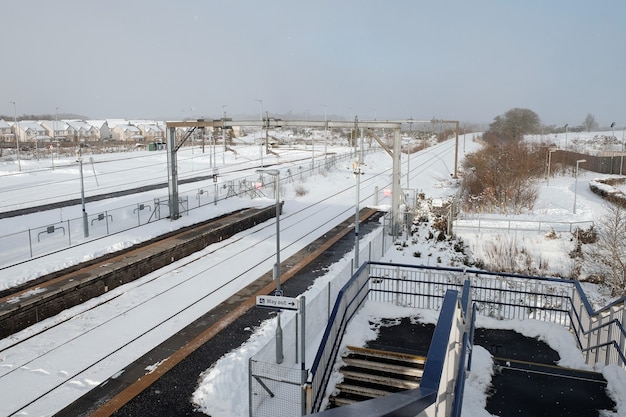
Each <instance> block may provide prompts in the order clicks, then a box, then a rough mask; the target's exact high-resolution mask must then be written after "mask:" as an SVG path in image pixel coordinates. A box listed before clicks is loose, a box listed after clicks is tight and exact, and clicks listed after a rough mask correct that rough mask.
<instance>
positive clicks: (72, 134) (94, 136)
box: [65, 120, 101, 142]
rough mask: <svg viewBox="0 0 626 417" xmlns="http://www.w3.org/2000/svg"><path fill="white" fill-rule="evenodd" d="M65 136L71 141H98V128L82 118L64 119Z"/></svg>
mask: <svg viewBox="0 0 626 417" xmlns="http://www.w3.org/2000/svg"><path fill="white" fill-rule="evenodd" d="M65 122H66V123H67V125H68V128H67V137H68V139H69V140H70V141H72V142H98V141H99V140H100V133H101V132H100V129H99V128H97V127H95V126H93V125H91V124H89V123H87V122H86V121H84V120H66V121H65Z"/></svg>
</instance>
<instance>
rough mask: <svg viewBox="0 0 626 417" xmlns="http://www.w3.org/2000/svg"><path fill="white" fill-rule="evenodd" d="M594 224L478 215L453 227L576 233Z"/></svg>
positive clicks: (456, 222) (458, 220)
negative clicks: (492, 217)
mask: <svg viewBox="0 0 626 417" xmlns="http://www.w3.org/2000/svg"><path fill="white" fill-rule="evenodd" d="M590 226H593V221H591V220H590V221H580V222H553V221H536V220H517V219H490V218H485V217H478V218H475V219H471V218H466V219H456V220H454V225H453V228H455V229H458V228H462V229H477V230H478V232H479V233H480V232H481V231H483V230H505V231H507V232H510V231H515V230H519V231H536V232H538V233H541V232H544V233H547V232H550V231H555V232H569V233H574V232H575V231H576V230H577V229H578V228H581V229H583V228H589V227H590Z"/></svg>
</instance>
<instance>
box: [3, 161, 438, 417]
mask: <svg viewBox="0 0 626 417" xmlns="http://www.w3.org/2000/svg"><path fill="white" fill-rule="evenodd" d="M440 152H445V150H441V151H440ZM438 159H439V157H438V156H437V155H434V156H433V157H427V160H426V162H425V163H422V164H416V167H415V168H414V169H413V170H412V175H419V173H420V172H424V171H425V170H427V169H428V166H429V164H430V163H431V161H432V163H434V162H435V161H436V160H438ZM389 173H390V169H386V170H381V171H380V172H378V173H377V174H376V175H371V176H366V177H364V179H363V180H362V181H361V186H362V187H363V188H365V189H366V190H364V192H363V193H362V194H361V201H365V200H368V199H370V198H371V197H372V195H373V191H372V189H373V188H374V187H373V186H374V184H376V186H377V187H380V186H386V185H388V184H389V182H388V177H389ZM381 181H382V182H381ZM385 184H386V185H385ZM368 187H369V188H368ZM353 189H354V184H349V185H347V186H342V187H338V188H337V189H335V190H333V193H332V194H331V195H329V196H327V197H326V198H320V199H319V201H317V202H315V203H313V204H309V205H306V206H304V207H301V208H300V207H299V206H298V207H297V208H296V209H295V210H293V212H288V213H287V214H286V215H283V216H281V226H282V229H281V234H283V242H289V243H288V244H287V245H285V246H284V247H283V248H282V249H281V252H283V255H286V258H287V259H289V257H290V256H292V255H293V254H295V253H297V252H298V251H299V250H301V249H302V248H303V247H306V245H307V244H308V243H306V242H310V241H312V240H315V239H316V238H317V239H319V238H320V234H321V235H324V232H320V230H329V229H332V227H333V225H335V224H337V223H338V222H340V221H341V219H345V218H349V216H350V213H353V210H354V205H352V206H350V205H349V204H345V197H342V196H343V195H344V193H345V192H346V191H350V190H353ZM342 200H344V201H342ZM339 201H341V203H342V206H344V205H345V209H342V211H340V212H338V211H337V209H336V208H330V206H332V204H326V203H333V202H334V203H333V204H335V205H336V204H337V203H338V202H339ZM309 219H315V221H316V222H317V226H316V227H314V228H313V230H308V231H306V232H305V233H304V234H303V233H302V230H301V229H302V227H301V225H302V223H303V222H305V221H308V220H309ZM273 226H274V224H273V223H271V224H260V225H257V226H255V227H253V228H252V229H248V230H245V231H243V232H241V233H239V234H237V235H235V236H233V237H231V238H229V239H225V240H222V241H220V242H218V243H215V244H214V245H211V246H209V247H207V248H205V249H204V250H201V251H199V252H196V253H194V254H193V255H191V256H188V257H186V258H183V259H181V260H179V261H177V262H174V263H171V264H169V265H167V266H165V267H163V268H160V269H158V270H156V271H154V272H152V273H149V274H147V275H145V276H143V277H142V278H140V279H138V280H136V281H133V282H132V283H129V284H127V285H125V286H124V287H120V288H116V289H114V290H108V291H107V292H106V293H105V294H104V295H103V296H101V297H98V298H96V299H93V300H89V301H87V302H83V303H82V304H80V305H77V306H75V307H72V308H70V309H68V310H64V311H63V313H61V314H59V315H57V316H55V317H54V318H50V319H48V320H44V321H43V322H40V323H37V324H36V325H33V326H31V327H29V328H28V331H26V332H20V333H17V334H14V335H12V336H11V337H8V338H4V339H3V340H0V358H2V359H4V358H11V363H10V364H9V363H7V361H4V364H3V366H1V367H0V392H2V391H3V390H4V392H10V391H11V388H10V387H11V386H14V384H16V383H18V384H29V382H28V381H29V372H32V371H31V370H33V369H35V370H36V369H45V372H46V374H47V375H48V376H49V377H47V378H46V381H45V383H42V384H38V387H37V389H36V390H35V389H34V390H33V391H32V392H30V393H28V394H27V395H26V394H20V395H22V397H20V396H15V397H13V398H10V399H9V401H7V402H5V403H3V404H2V405H0V414H4V415H17V414H19V413H31V414H39V413H41V410H42V409H41V407H43V405H42V404H46V401H49V398H51V397H63V398H66V397H68V396H69V397H71V396H72V395H73V396H76V393H75V392H73V393H70V392H71V391H75V386H76V385H77V384H79V385H82V386H93V385H94V381H105V380H108V379H109V378H111V377H112V376H113V373H114V372H115V371H114V370H115V369H120V367H124V366H125V365H121V366H120V365H115V364H117V363H128V359H127V358H128V357H130V356H132V357H135V358H136V357H137V355H141V354H145V353H147V349H150V348H151V347H152V346H156V345H158V344H159V343H162V342H164V340H165V339H167V337H166V336H163V332H162V331H161V330H162V329H163V328H167V334H169V335H171V334H175V333H177V332H179V331H180V330H181V329H182V328H184V326H185V325H187V324H189V323H191V322H193V320H195V319H196V318H197V317H200V316H202V315H203V314H205V313H206V312H207V311H211V310H212V309H214V308H215V307H216V306H217V305H219V303H220V302H222V301H223V300H226V299H228V297H231V296H232V295H233V294H236V293H237V291H239V290H240V289H241V288H245V287H247V286H248V285H251V284H252V283H253V282H255V281H256V280H257V279H258V277H259V276H262V275H264V274H265V275H267V274H268V272H267V271H268V270H271V264H272V261H273V257H274V253H275V252H274V250H273V247H274V239H275V235H274V234H273V229H274V227H273ZM298 229H300V230H298ZM326 238H327V236H324V237H323V239H326ZM255 249H256V250H255ZM258 249H262V250H261V251H259V250H258ZM259 252H261V253H262V255H259ZM242 259H245V262H242V261H241V260H242ZM285 262H286V264H285V267H284V270H286V271H287V270H289V269H290V268H291V267H293V265H291V264H289V262H288V261H285ZM270 285H271V281H270ZM24 290H26V289H24ZM26 291H28V290H26ZM137 294H141V298H139V297H138V296H137ZM183 294H187V295H188V294H194V297H195V298H193V299H186V300H184V301H181V297H182V295H183ZM172 305H174V307H173V308H170V309H164V308H163V306H168V307H170V306H172ZM146 311H148V312H150V313H149V314H148V316H146ZM138 317H141V319H138ZM128 323H139V325H134V326H132V327H133V334H132V335H131V334H128V335H126V334H124V335H123V336H124V337H119V340H115V343H111V344H107V347H106V349H107V350H106V351H103V350H102V349H105V347H104V346H97V347H98V348H97V349H95V348H94V344H95V345H98V342H97V341H98V340H102V339H103V338H109V339H110V338H116V337H118V336H119V330H120V329H123V328H125V326H127V325H128ZM91 350H93V352H91ZM76 351H80V352H84V351H88V352H89V355H85V356H84V357H80V358H76V357H74V358H71V360H69V359H68V361H64V360H63V361H62V360H59V359H54V360H53V359H51V358H63V357H65V356H71V355H72V352H76ZM131 352H132V353H131ZM52 362H55V363H53V364H52V365H51V363H52ZM4 365H6V366H4ZM96 384H97V383H96ZM87 391H88V390H87ZM47 413H49V410H48V411H47Z"/></svg>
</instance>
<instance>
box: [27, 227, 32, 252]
mask: <svg viewBox="0 0 626 417" xmlns="http://www.w3.org/2000/svg"><path fill="white" fill-rule="evenodd" d="M28 247H29V248H30V257H31V258H32V257H33V237H32V235H31V233H30V229H28Z"/></svg>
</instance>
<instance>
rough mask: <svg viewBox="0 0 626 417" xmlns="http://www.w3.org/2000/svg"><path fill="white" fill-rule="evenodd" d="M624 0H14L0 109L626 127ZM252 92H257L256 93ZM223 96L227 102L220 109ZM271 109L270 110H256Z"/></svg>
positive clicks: (0, 69)
mask: <svg viewBox="0 0 626 417" xmlns="http://www.w3.org/2000/svg"><path fill="white" fill-rule="evenodd" d="M624 12H626V3H624V2H623V1H621V0H606V1H603V2H593V3H590V2H586V1H581V0H573V1H569V0H554V1H550V2H545V1H538V0H530V1H524V2H499V1H489V0H477V1H473V2H464V1H461V0H446V1H439V2H426V1H413V0H398V1H394V2H387V3H381V2H376V1H371V0H366V1H355V0H349V1H342V2H335V1H329V0H321V1H315V2H292V1H284V0H278V1H271V2H256V1H230V2H223V1H220V2H218V1H204V0H189V1H185V2H174V1H164V0H156V1H153V0H150V1H147V0H131V1H121V0H111V1H107V2H84V1H79V0H58V1H55V2H50V1H45V0H19V1H18V0H5V1H4V2H3V13H2V15H3V22H2V25H0V38H1V39H3V40H5V42H4V49H5V55H4V56H5V57H6V58H9V59H10V60H12V62H13V64H12V65H2V66H0V80H1V81H0V96H1V97H2V98H3V100H1V101H0V114H4V115H13V113H14V108H13V105H12V104H10V103H9V102H10V101H15V102H16V105H17V113H18V114H33V113H36V114H37V113H48V114H54V112H55V110H56V108H57V107H59V111H60V112H71V113H78V114H81V115H86V116H88V117H90V118H107V117H126V118H164V119H177V118H184V117H200V116H203V117H220V116H221V115H222V113H223V111H226V112H227V113H229V114H234V115H250V116H258V115H259V110H262V111H263V112H264V111H269V112H270V113H274V114H279V113H280V114H284V115H288V114H289V113H290V112H291V114H292V115H293V117H294V118H295V117H298V118H304V117H315V116H317V117H318V118H321V117H323V115H324V112H325V111H326V112H327V114H328V115H329V117H330V118H335V119H336V118H339V117H342V118H351V117H353V116H354V115H358V116H359V118H360V119H373V118H378V119H390V118H408V117H413V118H416V119H427V120H429V119H431V118H433V117H436V118H446V119H454V120H461V121H466V122H478V123H485V122H490V121H492V120H493V118H494V117H495V116H497V115H499V114H502V113H504V112H505V111H507V110H508V109H510V108H513V107H526V108H530V109H532V110H533V111H535V112H536V113H537V114H538V115H539V116H540V117H541V119H542V121H543V122H544V123H545V124H548V125H549V124H555V125H564V124H565V123H569V124H570V126H573V125H576V124H580V123H582V121H583V120H584V118H585V116H586V115H587V113H589V112H591V113H593V114H594V115H595V116H596V118H597V120H598V122H599V123H600V125H601V126H608V125H609V124H610V123H611V122H616V123H617V125H619V126H624V125H626V119H624V115H623V112H622V109H623V108H624V104H626V103H625V101H626V84H624V82H623V68H624V67H625V66H626V65H625V64H626V62H625V61H626V55H624V54H623V53H622V52H623V51H624V50H626V26H625V25H624V24H623V21H622V20H621V19H623V16H624V14H625V13H624ZM256 100H262V103H259V102H258V101H256ZM223 106H226V107H223ZM260 108H261V109H260Z"/></svg>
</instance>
